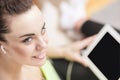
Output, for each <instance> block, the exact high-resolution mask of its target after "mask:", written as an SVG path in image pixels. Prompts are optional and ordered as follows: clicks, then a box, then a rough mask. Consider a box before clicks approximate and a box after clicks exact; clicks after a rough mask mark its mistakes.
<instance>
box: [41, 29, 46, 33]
mask: <svg viewBox="0 0 120 80" xmlns="http://www.w3.org/2000/svg"><path fill="white" fill-rule="evenodd" d="M45 32H46V27H43V28H42V30H41V34H42V35H44V34H45Z"/></svg>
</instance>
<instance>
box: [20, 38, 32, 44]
mask: <svg viewBox="0 0 120 80" xmlns="http://www.w3.org/2000/svg"><path fill="white" fill-rule="evenodd" d="M32 40H33V38H32V37H28V38H26V39H24V40H23V41H22V42H23V43H30V42H31V41H32Z"/></svg>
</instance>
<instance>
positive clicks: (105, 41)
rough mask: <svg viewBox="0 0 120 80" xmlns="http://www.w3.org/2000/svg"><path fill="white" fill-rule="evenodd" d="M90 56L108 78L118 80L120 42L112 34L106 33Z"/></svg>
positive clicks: (119, 71)
mask: <svg viewBox="0 0 120 80" xmlns="http://www.w3.org/2000/svg"><path fill="white" fill-rule="evenodd" d="M88 57H89V59H90V60H91V61H92V62H93V63H94V65H95V66H96V67H97V68H98V69H99V70H100V71H101V72H102V73H103V74H104V75H105V77H106V78H107V79H108V80H118V78H119V77H120V44H119V43H118V42H117V41H116V40H115V39H114V38H113V37H112V36H111V34H109V33H108V32H107V33H105V35H104V36H103V38H102V39H101V40H100V41H99V43H98V44H97V45H96V46H95V47H94V49H93V50H92V51H91V52H90V54H89V55H88Z"/></svg>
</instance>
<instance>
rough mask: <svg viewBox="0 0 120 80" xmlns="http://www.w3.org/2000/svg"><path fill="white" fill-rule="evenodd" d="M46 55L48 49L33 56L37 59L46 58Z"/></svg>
mask: <svg viewBox="0 0 120 80" xmlns="http://www.w3.org/2000/svg"><path fill="white" fill-rule="evenodd" d="M45 57H46V51H44V52H41V53H39V54H38V55H36V56H33V58H35V59H40V60H41V59H44V58H45Z"/></svg>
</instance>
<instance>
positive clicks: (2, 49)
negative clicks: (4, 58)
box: [0, 45, 7, 54]
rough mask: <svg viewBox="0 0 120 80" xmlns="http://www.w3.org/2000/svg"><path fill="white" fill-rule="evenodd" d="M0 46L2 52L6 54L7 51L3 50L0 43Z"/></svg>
mask: <svg viewBox="0 0 120 80" xmlns="http://www.w3.org/2000/svg"><path fill="white" fill-rule="evenodd" d="M0 48H1V50H2V52H3V53H4V54H6V53H7V52H6V51H5V48H4V47H3V46H2V45H1V46H0Z"/></svg>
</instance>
